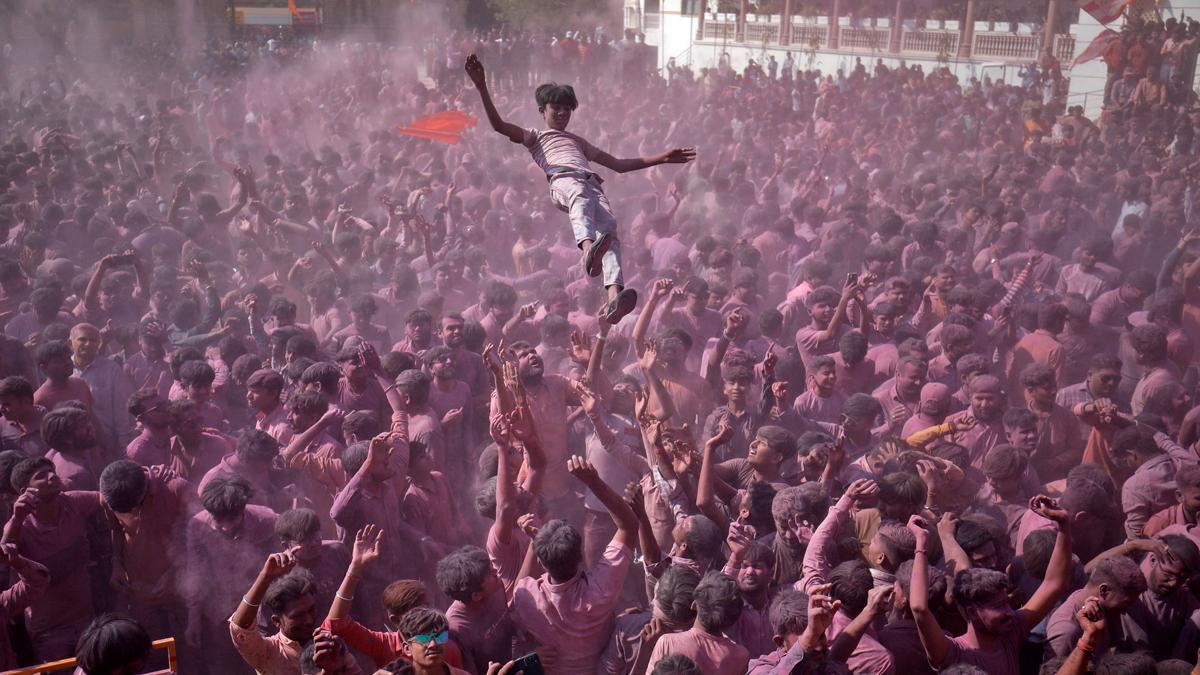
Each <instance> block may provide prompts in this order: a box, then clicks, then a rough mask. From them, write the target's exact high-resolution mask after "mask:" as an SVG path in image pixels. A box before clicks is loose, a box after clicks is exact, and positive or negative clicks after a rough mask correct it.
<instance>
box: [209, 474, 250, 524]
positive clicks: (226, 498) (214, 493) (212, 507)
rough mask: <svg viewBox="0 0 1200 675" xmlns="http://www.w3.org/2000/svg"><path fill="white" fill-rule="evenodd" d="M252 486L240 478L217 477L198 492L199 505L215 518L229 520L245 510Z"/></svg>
mask: <svg viewBox="0 0 1200 675" xmlns="http://www.w3.org/2000/svg"><path fill="white" fill-rule="evenodd" d="M253 495H254V486H252V485H250V481H248V480H246V479H245V478H242V477H241V476H218V477H217V478H214V479H212V480H211V481H209V482H208V485H205V486H204V489H203V490H202V491H201V492H200V505H201V506H203V507H204V510H205V511H208V512H209V513H210V514H212V515H213V516H214V517H216V518H229V517H231V516H236V515H238V514H240V513H242V512H243V511H245V510H246V504H248V503H249V502H250V497H251V496H253Z"/></svg>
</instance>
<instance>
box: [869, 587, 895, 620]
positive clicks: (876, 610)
mask: <svg viewBox="0 0 1200 675" xmlns="http://www.w3.org/2000/svg"><path fill="white" fill-rule="evenodd" d="M894 597H895V586H893V585H891V584H888V585H887V586H876V587H875V588H872V589H871V590H870V591H868V592H867V612H868V613H870V614H871V616H883V615H885V614H887V613H888V611H889V610H890V609H891V608H892V598H894Z"/></svg>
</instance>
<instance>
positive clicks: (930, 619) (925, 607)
mask: <svg viewBox="0 0 1200 675" xmlns="http://www.w3.org/2000/svg"><path fill="white" fill-rule="evenodd" d="M908 529H909V531H910V532H912V533H913V536H914V537H916V540H917V549H916V557H914V558H913V569H912V581H911V583H910V585H909V592H908V606H909V609H911V610H912V614H913V619H914V620H915V621H916V623H917V634H918V635H919V636H920V637H921V645H922V646H923V647H925V656H927V657H928V658H929V663H930V664H931V665H933V666H934V667H935V668H938V667H941V666H943V665H945V663H946V657H947V656H948V655H949V654H950V647H951V642H950V638H948V637H946V634H945V633H943V632H942V627H941V626H939V625H938V621H937V617H935V616H934V615H933V612H931V611H929V524H928V523H926V522H925V519H924V518H922V517H921V516H912V517H911V518H909V519H908Z"/></svg>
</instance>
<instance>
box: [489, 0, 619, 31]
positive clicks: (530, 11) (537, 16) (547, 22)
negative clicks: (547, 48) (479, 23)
mask: <svg viewBox="0 0 1200 675" xmlns="http://www.w3.org/2000/svg"><path fill="white" fill-rule="evenodd" d="M487 5H488V7H489V8H490V9H491V10H492V13H493V14H494V15H495V17H496V18H497V19H498V20H500V21H502V22H504V23H507V24H509V25H510V26H517V27H520V28H565V27H568V26H570V27H574V26H578V25H580V19H581V18H583V17H582V16H581V15H586V14H595V13H596V9H597V3H595V2H588V1H587V0H487Z"/></svg>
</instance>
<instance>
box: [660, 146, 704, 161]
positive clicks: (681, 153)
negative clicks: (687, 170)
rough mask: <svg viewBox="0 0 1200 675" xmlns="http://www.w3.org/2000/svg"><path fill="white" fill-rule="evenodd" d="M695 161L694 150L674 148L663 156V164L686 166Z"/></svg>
mask: <svg viewBox="0 0 1200 675" xmlns="http://www.w3.org/2000/svg"><path fill="white" fill-rule="evenodd" d="M694 159H696V149H695V148H674V149H672V150H668V151H667V152H666V153H665V154H664V155H663V163H664V164H687V163H688V162H690V161H692V160H694Z"/></svg>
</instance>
